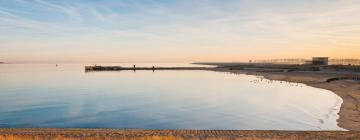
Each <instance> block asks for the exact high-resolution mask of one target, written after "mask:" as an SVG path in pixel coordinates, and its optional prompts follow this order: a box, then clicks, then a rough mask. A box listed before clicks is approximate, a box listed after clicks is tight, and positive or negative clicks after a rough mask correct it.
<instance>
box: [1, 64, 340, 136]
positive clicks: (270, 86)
mask: <svg viewBox="0 0 360 140" xmlns="http://www.w3.org/2000/svg"><path fill="white" fill-rule="evenodd" d="M137 65H139V66H140V64H137ZM149 65H154V64H149ZM158 65H160V64H158ZM83 66H84V65H65V64H59V65H58V67H56V66H54V65H7V66H5V65H1V66H0V68H1V69H0V77H1V80H0V127H77V128H79V127H83V128H142V129H264V130H266V129H283V130H342V129H341V128H339V127H338V126H337V123H336V119H337V118H338V116H337V112H338V111H339V108H340V105H341V103H342V100H341V98H339V97H338V96H337V95H335V94H333V93H331V92H330V91H327V90H322V89H317V88H312V87H308V86H306V85H303V84H297V83H288V82H279V81H269V80H266V79H263V78H261V77H259V76H249V75H229V74H226V73H220V72H212V71H155V72H153V71H136V73H134V72H133V71H121V72H92V73H84V72H83V68H84V67H83Z"/></svg>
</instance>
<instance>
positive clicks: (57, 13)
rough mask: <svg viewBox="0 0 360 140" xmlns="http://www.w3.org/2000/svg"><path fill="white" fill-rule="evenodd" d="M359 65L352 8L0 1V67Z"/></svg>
mask: <svg viewBox="0 0 360 140" xmlns="http://www.w3.org/2000/svg"><path fill="white" fill-rule="evenodd" d="M312 56H329V57H332V58H360V1H359V0H286V1H284V0H0V61H5V62H13V63H16V62H19V63H20V62H23V63H78V62H79V63H81V62H199V61H201V62H204V61H207V62H210V61H212V62H215V61H216V62H219V61H222V62H225V61H226V62H238V61H248V60H255V59H275V58H310V57H312Z"/></svg>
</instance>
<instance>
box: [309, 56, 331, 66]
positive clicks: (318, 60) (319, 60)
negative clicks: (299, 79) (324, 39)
mask: <svg viewBox="0 0 360 140" xmlns="http://www.w3.org/2000/svg"><path fill="white" fill-rule="evenodd" d="M312 64H313V65H328V64H329V57H313V58H312Z"/></svg>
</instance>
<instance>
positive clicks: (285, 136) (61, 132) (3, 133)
mask: <svg viewBox="0 0 360 140" xmlns="http://www.w3.org/2000/svg"><path fill="white" fill-rule="evenodd" d="M20 139H27V140H43V139H58V140H63V139H67V140H80V139H81V140H105V139H106V140H110V139H122V140H130V139H131V140H147V139H155V140H165V139H166V140H185V139H190V140H200V139H207V140H214V139H221V140H227V139H231V140H242V139H245V140H257V139H259V140H289V139H292V140H299V139H309V140H310V139H311V140H313V139H317V140H322V139H324V140H330V139H360V133H359V132H356V131H321V132H319V131H318V132H315V131H311V132H310V131H241V130H224V131H221V130H116V129H46V128H40V129H23V128H17V129H16V128H14V129H9V128H7V129H0V140H20Z"/></svg>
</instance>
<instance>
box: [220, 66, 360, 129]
mask: <svg viewBox="0 0 360 140" xmlns="http://www.w3.org/2000/svg"><path fill="white" fill-rule="evenodd" d="M216 71H219V72H230V73H239V74H248V75H257V76H263V77H264V78H266V79H269V80H279V81H287V82H295V83H303V84H306V85H308V86H312V87H316V88H321V89H326V90H329V91H332V92H333V93H335V94H336V95H338V96H340V97H341V98H342V100H343V103H342V104H341V107H340V111H339V113H338V114H339V119H338V120H337V121H338V125H339V126H340V127H342V128H344V129H347V130H350V131H360V82H359V81H353V80H339V81H333V82H326V80H327V79H329V78H333V77H341V76H349V75H354V74H348V73H347V74H343V73H322V72H253V71H243V70H228V69H218V70H216Z"/></svg>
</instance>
